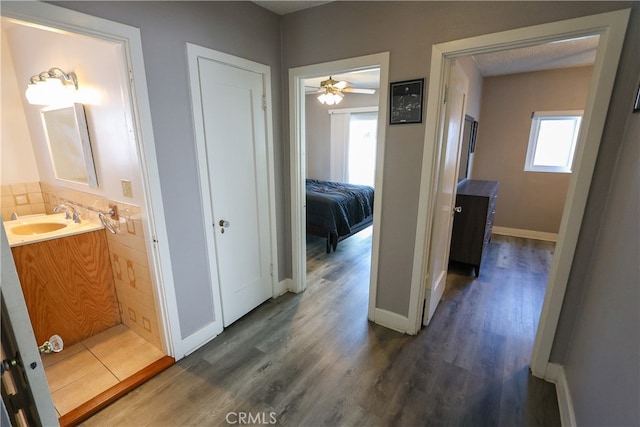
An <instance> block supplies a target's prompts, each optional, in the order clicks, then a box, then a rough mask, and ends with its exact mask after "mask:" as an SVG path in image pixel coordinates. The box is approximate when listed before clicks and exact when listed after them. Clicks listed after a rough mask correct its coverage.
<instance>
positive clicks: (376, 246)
mask: <svg viewBox="0 0 640 427" xmlns="http://www.w3.org/2000/svg"><path fill="white" fill-rule="evenodd" d="M374 67H379V68H380V90H379V98H378V104H379V105H380V106H382V107H381V108H379V110H378V146H377V147H376V152H377V156H376V179H375V188H376V197H375V200H374V205H373V244H372V249H371V277H370V284H369V310H368V317H369V319H370V320H372V321H374V322H376V323H377V321H376V315H375V307H376V294H377V284H378V259H379V251H380V224H381V220H380V218H381V215H382V203H381V202H382V197H383V196H382V181H383V174H384V173H383V172H384V171H383V167H384V152H385V141H386V130H387V108H386V106H387V104H388V87H389V52H382V53H377V54H373V55H367V56H360V57H357V58H349V59H342V60H338V61H332V62H325V63H323V64H315V65H307V66H304V67H297V68H291V69H289V134H290V145H289V147H290V149H289V156H290V171H291V241H292V242H291V246H292V247H291V254H292V255H291V257H292V270H293V272H292V273H293V280H292V282H293V283H292V286H293V288H292V291H293V292H296V293H298V292H302V291H304V289H305V288H306V285H307V271H306V263H307V260H306V239H305V235H306V223H305V221H304V219H305V215H304V211H305V209H306V205H305V198H306V191H305V185H304V182H305V175H306V174H305V157H306V152H305V151H306V148H305V147H306V142H305V131H304V129H305V117H304V112H305V91H304V79H306V78H311V77H318V76H321V75H328V74H330V73H333V74H337V73H341V72H347V71H353V70H358V69H359V70H363V69H368V68H374Z"/></svg>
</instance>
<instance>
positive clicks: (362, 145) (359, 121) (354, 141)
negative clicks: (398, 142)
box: [347, 112, 378, 187]
mask: <svg viewBox="0 0 640 427" xmlns="http://www.w3.org/2000/svg"><path fill="white" fill-rule="evenodd" d="M377 131H378V113H377V112H375V113H357V114H351V117H349V147H348V167H347V182H349V183H350V184H358V185H368V186H370V187H373V186H374V182H375V174H376V142H377V139H376V134H377Z"/></svg>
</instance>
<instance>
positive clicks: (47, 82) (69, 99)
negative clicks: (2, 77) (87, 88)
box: [25, 67, 78, 105]
mask: <svg viewBox="0 0 640 427" xmlns="http://www.w3.org/2000/svg"><path fill="white" fill-rule="evenodd" d="M76 90H78V78H77V77H76V74H75V73H74V72H70V73H65V72H64V71H62V70H61V69H60V68H57V67H56V68H51V69H50V70H49V71H43V72H41V73H40V74H38V75H35V76H33V77H31V79H29V85H28V86H27V92H26V93H25V95H26V97H27V101H29V104H33V105H59V104H71V103H73V101H74V99H73V98H74V95H75V92H76Z"/></svg>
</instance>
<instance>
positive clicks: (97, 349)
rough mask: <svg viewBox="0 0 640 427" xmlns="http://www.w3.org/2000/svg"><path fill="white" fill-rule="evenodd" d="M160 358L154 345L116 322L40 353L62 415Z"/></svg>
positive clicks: (53, 396) (54, 401) (159, 352)
mask: <svg viewBox="0 0 640 427" xmlns="http://www.w3.org/2000/svg"><path fill="white" fill-rule="evenodd" d="M162 357H164V353H162V351H160V350H159V349H158V348H157V347H155V346H154V345H153V344H151V343H149V342H148V341H146V340H145V339H144V338H142V337H141V336H140V335H138V334H136V333H135V332H134V331H132V330H130V329H129V328H127V327H126V326H125V325H117V326H114V327H113V328H111V329H108V330H106V331H104V332H101V333H100V334H98V335H95V336H93V337H91V338H88V339H86V340H84V341H82V342H80V343H78V344H75V345H72V346H71V347H68V348H65V349H64V350H63V351H61V352H60V353H51V354H45V355H43V358H42V363H43V364H44V369H45V373H46V375H47V380H48V382H49V389H50V390H51V396H52V398H53V404H54V405H55V407H56V410H57V411H58V416H61V415H64V414H66V413H68V412H69V411H71V410H72V409H75V408H77V407H78V406H80V405H81V404H83V403H85V402H87V401H88V400H90V399H92V398H94V397H95V396H97V395H99V394H100V393H102V392H103V391H106V390H107V389H109V388H110V387H113V386H114V385H116V384H117V383H118V382H120V381H122V380H124V379H126V378H128V377H130V376H131V375H133V374H135V373H136V372H138V371H140V370H141V369H143V368H145V367H147V366H149V365H150V364H151V363H153V362H155V361H156V360H158V359H161V358H162Z"/></svg>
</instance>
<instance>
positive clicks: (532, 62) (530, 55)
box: [473, 36, 600, 77]
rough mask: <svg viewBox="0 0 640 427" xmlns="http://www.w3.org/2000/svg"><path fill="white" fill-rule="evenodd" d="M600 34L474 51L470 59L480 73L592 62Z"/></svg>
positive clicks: (522, 70) (511, 72)
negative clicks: (517, 47) (489, 51)
mask: <svg viewBox="0 0 640 427" xmlns="http://www.w3.org/2000/svg"><path fill="white" fill-rule="evenodd" d="M599 39H600V37H599V36H590V37H581V38H578V39H572V40H563V41H559V42H552V43H546V44H541V45H537V46H530V47H525V48H519V49H510V50H504V51H500V52H492V53H485V54H483V55H474V56H473V59H474V61H475V62H476V65H477V66H478V69H479V70H480V72H481V73H482V75H483V76H485V77H487V76H499V75H504V74H516V73H524V72H528V71H540V70H551V69H554V68H570V67H580V66H586V65H591V64H593V63H594V62H595V59H596V50H597V48H598V40H599Z"/></svg>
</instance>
